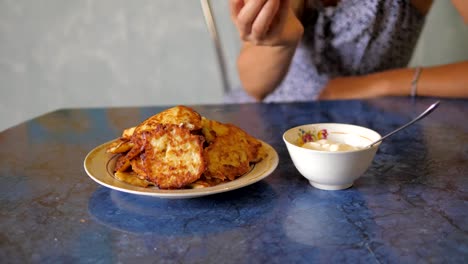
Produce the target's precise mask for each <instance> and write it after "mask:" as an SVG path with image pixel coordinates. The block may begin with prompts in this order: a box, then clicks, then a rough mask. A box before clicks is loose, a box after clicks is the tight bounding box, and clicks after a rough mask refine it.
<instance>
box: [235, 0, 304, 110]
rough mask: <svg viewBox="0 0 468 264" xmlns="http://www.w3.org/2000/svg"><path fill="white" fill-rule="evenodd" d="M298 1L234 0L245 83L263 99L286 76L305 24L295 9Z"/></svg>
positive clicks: (246, 86)
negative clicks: (298, 17) (241, 42)
mask: <svg viewBox="0 0 468 264" xmlns="http://www.w3.org/2000/svg"><path fill="white" fill-rule="evenodd" d="M297 3H298V1H291V2H290V1H289V0H286V1H285V0H263V1H261V0H260V1H250V0H248V1H245V3H244V1H243V0H231V16H232V20H233V22H234V24H235V25H236V27H237V29H238V31H239V35H240V37H241V39H242V40H243V44H242V48H241V52H240V54H239V57H238V59H237V68H238V72H239V78H240V80H241V83H242V86H243V87H244V89H245V90H246V92H247V93H249V94H250V95H251V96H253V97H254V98H256V99H257V100H259V101H260V100H262V99H263V98H265V97H266V96H267V95H268V94H269V93H271V92H272V91H273V90H274V89H275V88H276V86H277V85H278V84H279V83H280V82H281V81H282V80H283V78H284V76H285V75H286V73H287V71H288V69H289V65H290V63H291V60H292V57H293V55H294V52H295V50H296V47H297V45H298V43H299V41H300V39H301V38H302V34H303V31H304V29H303V27H302V24H301V23H300V22H299V20H298V19H297V17H296V15H295V13H294V12H293V9H294V8H293V6H296V5H297Z"/></svg>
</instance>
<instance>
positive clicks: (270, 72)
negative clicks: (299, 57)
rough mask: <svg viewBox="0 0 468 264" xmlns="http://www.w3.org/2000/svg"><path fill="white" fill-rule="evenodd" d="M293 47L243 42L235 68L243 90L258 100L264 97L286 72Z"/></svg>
mask: <svg viewBox="0 0 468 264" xmlns="http://www.w3.org/2000/svg"><path fill="white" fill-rule="evenodd" d="M295 49H296V47H289V46H288V47H286V46H255V45H253V44H250V43H244V45H243V47H242V50H241V53H240V55H239V57H238V60H237V68H238V72H239V78H240V81H241V83H242V86H243V87H244V89H245V91H246V92H247V93H248V94H250V95H251V96H253V97H254V98H255V99H257V100H259V101H261V100H262V99H264V98H265V97H266V96H267V95H268V94H269V93H271V92H272V91H273V90H274V89H275V88H276V86H278V85H279V84H280V83H281V81H282V80H283V78H284V76H285V75H286V74H287V72H288V69H289V65H290V64H291V60H292V57H293V55H294V52H295Z"/></svg>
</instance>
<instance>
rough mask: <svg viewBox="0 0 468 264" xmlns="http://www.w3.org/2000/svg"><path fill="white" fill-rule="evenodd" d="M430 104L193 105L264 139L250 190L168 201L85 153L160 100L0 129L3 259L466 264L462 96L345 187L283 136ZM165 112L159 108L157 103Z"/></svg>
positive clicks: (391, 121)
mask: <svg viewBox="0 0 468 264" xmlns="http://www.w3.org/2000/svg"><path fill="white" fill-rule="evenodd" d="M432 102H434V99H431V98H419V99H417V100H416V101H412V100H410V99H408V98H386V99H376V100H368V101H326V102H313V103H286V104H242V105H199V106H193V107H194V108H195V109H196V110H197V111H199V112H200V113H201V114H202V115H205V116H207V117H209V118H211V119H215V120H219V121H221V122H230V123H234V124H236V125H238V126H239V127H241V128H243V129H245V130H246V131H247V132H249V133H250V134H252V135H253V136H255V137H258V138H260V139H262V140H263V141H265V142H267V143H269V144H270V145H271V146H273V147H274V148H275V149H276V151H277V152H278V154H279V158H280V162H279V166H278V167H277V169H276V170H275V171H274V172H273V173H272V174H271V175H270V176H269V177H267V178H265V179H264V180H262V181H260V182H258V183H255V184H253V185H250V186H247V187H245V188H241V189H238V190H234V191H231V192H226V193H222V194H216V195H212V196H205V197H202V198H194V199H181V200H173V199H171V200H168V199H160V198H155V197H147V196H138V195H133V194H127V193H122V192H119V191H115V190H111V189H108V188H106V187H103V186H100V185H98V184H97V183H95V182H94V181H93V180H91V179H90V178H89V177H88V176H87V174H86V173H85V171H84V169H83V160H84V158H85V156H86V154H87V153H88V152H89V151H90V150H91V149H93V148H94V147H96V146H97V145H99V144H101V143H103V142H106V141H108V140H111V139H113V138H115V137H117V136H119V135H120V133H121V131H122V129H124V128H126V127H130V126H133V125H136V124H137V123H139V122H140V121H142V120H144V119H145V118H146V117H149V116H151V115H153V114H155V113H157V112H159V111H161V110H163V109H165V108H166V107H146V108H97V109H64V110H59V111H55V112H52V113H49V114H46V115H44V116H40V117H38V118H35V119H33V120H29V121H27V122H25V123H23V124H20V125H18V126H15V127H12V128H10V129H8V130H5V131H3V132H1V133H0V146H1V147H0V177H1V178H0V179H1V184H0V199H1V203H0V208H1V212H0V227H1V230H0V260H1V262H2V263H9V262H13V263H29V262H36V263H49V262H51V263H76V262H80V263H86V262H89V263H117V262H122V263H151V262H154V263H174V262H176V263H298V262H303V263H315V262H322V263H344V262H346V263H348V262H351V263H352V262H363V263H418V262H423V263H424V262H430V263H463V262H464V263H467V261H468V101H467V100H442V101H441V105H440V107H439V108H438V109H437V110H436V111H435V112H434V113H433V114H432V115H430V116H429V117H427V118H426V119H424V120H422V121H420V122H419V123H416V124H415V125H414V126H412V127H410V128H408V129H406V130H404V131H402V132H400V133H397V134H396V135H394V136H393V137H391V138H389V139H388V140H386V141H384V142H383V143H382V145H381V146H380V149H379V151H378V152H377V156H376V158H375V160H374V162H373V164H372V166H371V167H370V168H369V169H368V171H367V172H366V173H365V174H364V175H363V177H361V178H360V179H359V180H357V181H356V182H355V184H354V186H353V187H351V188H349V189H347V190H342V191H322V190H318V189H315V188H313V187H311V186H310V185H309V184H308V182H307V180H306V179H305V178H303V177H302V176H301V175H300V174H299V173H298V171H297V170H296V169H295V167H294V166H293V164H292V162H291V159H290V157H289V155H288V153H287V150H286V147H285V145H284V143H283V141H282V134H283V132H284V131H285V130H287V129H288V128H290V127H293V126H296V125H300V124H306V123H318V122H340V123H350V124H356V125H361V126H366V127H369V128H371V129H374V130H376V131H378V132H380V133H381V134H385V133H387V132H389V131H391V130H392V129H395V128H397V127H398V126H400V125H401V124H403V123H405V122H407V121H409V120H410V119H412V118H413V117H415V116H416V115H417V114H419V113H420V112H421V111H422V110H424V109H425V108H426V107H427V106H428V105H429V104H431V103H432ZM168 107H169V106H168Z"/></svg>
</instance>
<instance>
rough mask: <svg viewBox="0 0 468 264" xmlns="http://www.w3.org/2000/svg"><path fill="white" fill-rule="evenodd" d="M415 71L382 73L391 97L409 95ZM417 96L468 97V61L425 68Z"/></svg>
mask: <svg viewBox="0 0 468 264" xmlns="http://www.w3.org/2000/svg"><path fill="white" fill-rule="evenodd" d="M414 72H415V70H414V69H401V70H394V71H388V72H382V73H380V74H377V75H376V76H374V77H377V78H378V75H380V76H382V77H383V78H384V79H385V80H386V83H387V85H386V86H387V88H386V92H387V93H388V94H389V95H400V96H404V95H409V94H410V93H411V81H412V80H413V78H414ZM416 94H417V95H420V96H435V97H465V98H466V97H468V61H464V62H458V63H451V64H445V65H439V66H432V67H425V68H423V69H422V70H421V74H420V76H419V79H418V82H417V84H416Z"/></svg>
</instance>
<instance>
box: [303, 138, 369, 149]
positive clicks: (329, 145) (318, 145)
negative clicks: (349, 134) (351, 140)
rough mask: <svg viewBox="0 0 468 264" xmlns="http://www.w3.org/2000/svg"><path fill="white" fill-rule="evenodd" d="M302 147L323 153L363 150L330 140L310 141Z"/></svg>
mask: <svg viewBox="0 0 468 264" xmlns="http://www.w3.org/2000/svg"><path fill="white" fill-rule="evenodd" d="M301 147H303V148H307V149H313V150H321V151H353V150H359V149H361V148H360V147H356V146H352V145H349V144H346V143H339V142H335V141H332V140H329V139H320V140H317V141H309V142H306V143H304V144H302V146H301Z"/></svg>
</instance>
